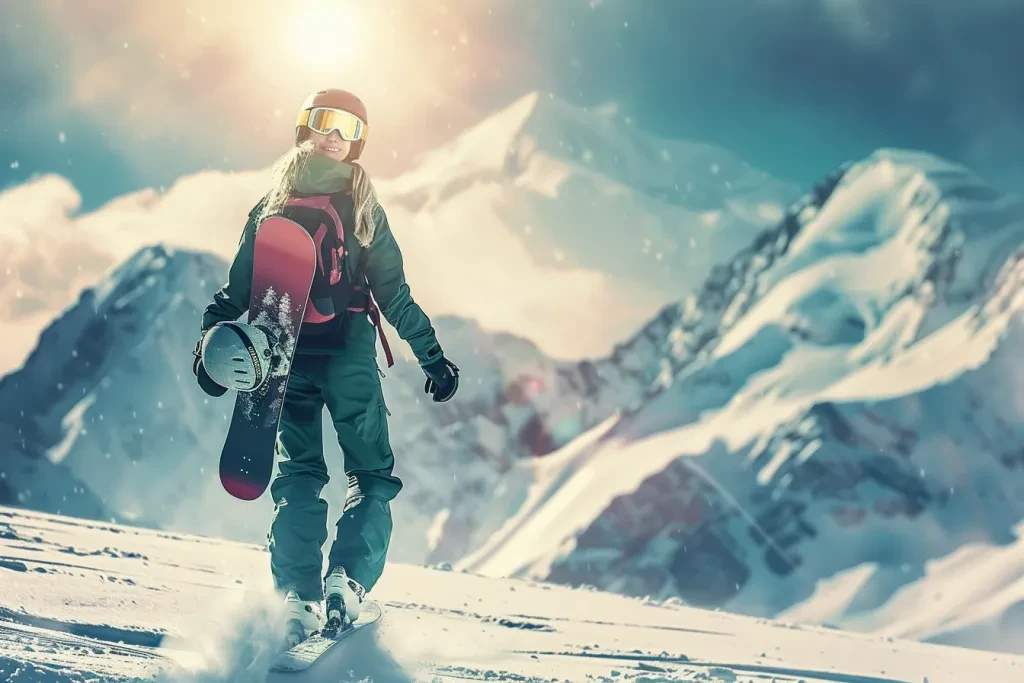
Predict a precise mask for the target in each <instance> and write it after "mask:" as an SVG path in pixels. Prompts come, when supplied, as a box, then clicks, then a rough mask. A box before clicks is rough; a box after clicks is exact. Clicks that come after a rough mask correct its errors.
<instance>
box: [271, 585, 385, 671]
mask: <svg viewBox="0 0 1024 683" xmlns="http://www.w3.org/2000/svg"><path fill="white" fill-rule="evenodd" d="M381 613H382V610H381V607H380V605H379V604H378V603H376V602H374V601H372V600H367V601H365V602H364V603H363V605H362V609H361V611H360V613H359V618H358V619H356V621H355V623H353V624H350V625H348V626H346V627H345V628H342V629H341V630H339V631H338V632H337V634H335V635H334V637H331V638H326V637H324V636H323V635H321V634H320V633H314V634H313V635H311V636H310V637H309V638H307V639H306V640H304V641H302V642H301V643H299V644H298V645H296V646H295V647H292V648H290V649H288V650H285V651H284V652H282V653H281V654H280V655H278V657H277V659H276V660H275V661H274V663H273V664H272V665H271V666H270V670H271V671H273V672H275V673H294V672H297V671H305V670H306V669H308V668H309V667H310V665H312V664H313V663H314V662H316V661H317V660H318V659H319V658H320V657H322V656H323V655H324V654H325V653H326V652H327V651H328V650H330V649H331V648H332V647H334V646H335V645H337V644H338V643H340V642H342V641H343V640H345V639H346V638H348V637H349V636H351V635H352V634H354V633H356V632H357V631H361V630H363V629H364V628H367V627H369V626H373V625H374V624H376V623H377V622H378V621H380V617H381Z"/></svg>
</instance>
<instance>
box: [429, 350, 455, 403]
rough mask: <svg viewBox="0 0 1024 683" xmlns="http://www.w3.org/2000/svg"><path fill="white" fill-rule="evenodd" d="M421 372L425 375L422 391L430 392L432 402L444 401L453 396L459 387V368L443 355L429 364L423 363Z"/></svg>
mask: <svg viewBox="0 0 1024 683" xmlns="http://www.w3.org/2000/svg"><path fill="white" fill-rule="evenodd" d="M423 374H425V375H426V376H427V381H426V383H425V384H424V385H423V393H425V394H431V395H432V396H433V397H434V403H444V402H445V401H447V400H448V399H450V398H451V397H452V396H454V395H455V392H456V390H458V388H459V368H458V366H457V365H455V363H453V362H451V361H450V360H448V359H447V358H445V357H444V356H441V357H440V358H438V359H437V360H435V361H434V362H433V363H430V364H429V365H424V366H423Z"/></svg>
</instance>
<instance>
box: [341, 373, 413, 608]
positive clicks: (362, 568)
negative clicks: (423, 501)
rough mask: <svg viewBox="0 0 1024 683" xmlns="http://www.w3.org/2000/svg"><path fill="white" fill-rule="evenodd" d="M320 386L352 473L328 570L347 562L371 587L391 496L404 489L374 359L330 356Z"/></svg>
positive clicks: (383, 548)
mask: <svg viewBox="0 0 1024 683" xmlns="http://www.w3.org/2000/svg"><path fill="white" fill-rule="evenodd" d="M322 390H323V397H324V401H325V403H326V405H327V410H328V412H330V414H331V419H332V421H333V423H334V427H335V429H336V430H337V432H338V443H339V444H340V445H341V449H342V452H343V453H344V457H345V473H346V474H347V475H348V478H349V486H348V497H347V500H346V503H345V508H344V510H343V511H342V514H341V517H340V518H339V519H338V523H337V536H336V538H335V541H334V544H333V545H332V546H331V551H330V555H329V557H328V560H329V569H333V568H334V567H336V566H339V565H340V566H342V567H344V568H345V570H346V572H347V573H348V574H349V576H351V577H352V578H354V579H355V580H356V581H358V582H359V583H361V584H362V585H363V586H364V587H365V588H366V589H367V590H370V589H371V588H372V587H373V585H374V584H375V583H376V582H377V580H378V579H379V578H380V576H381V573H382V572H383V571H384V563H385V560H386V558H387V551H388V545H389V544H390V542H391V531H392V519H391V503H390V501H391V500H392V499H394V497H395V496H396V495H398V492H399V491H400V490H401V488H402V481H401V480H400V479H399V478H398V477H395V476H394V475H393V474H392V471H393V469H394V464H395V459H394V455H393V454H392V452H391V444H390V441H389V439H388V426H387V416H386V408H385V405H384V395H383V392H382V391H381V385H380V376H379V375H378V371H377V363H376V360H375V359H374V358H372V357H367V358H362V357H359V358H345V357H335V358H332V359H331V360H330V361H329V362H328V367H327V372H326V373H325V375H324V385H323V387H322Z"/></svg>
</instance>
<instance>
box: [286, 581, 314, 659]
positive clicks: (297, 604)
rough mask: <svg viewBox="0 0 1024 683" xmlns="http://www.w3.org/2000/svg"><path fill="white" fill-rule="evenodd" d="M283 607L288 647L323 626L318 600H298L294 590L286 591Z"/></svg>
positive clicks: (296, 643)
mask: <svg viewBox="0 0 1024 683" xmlns="http://www.w3.org/2000/svg"><path fill="white" fill-rule="evenodd" d="M284 607H285V623H286V624H287V625H288V635H287V640H288V647H294V646H295V645H298V644H299V643H300V642H302V641H303V640H305V639H306V638H309V636H311V635H312V634H313V633H314V632H316V631H319V630H320V628H321V627H322V626H323V616H324V615H323V606H322V605H321V604H320V601H319V600H300V599H299V596H298V594H296V593H295V591H288V593H287V594H286V595H285V596H284Z"/></svg>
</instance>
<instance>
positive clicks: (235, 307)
mask: <svg viewBox="0 0 1024 683" xmlns="http://www.w3.org/2000/svg"><path fill="white" fill-rule="evenodd" d="M257 209H258V207H257ZM257 209H253V210H252V212H251V213H250V214H249V220H248V221H247V222H246V224H245V229H244V230H243V231H242V237H241V239H240V240H239V241H238V251H236V252H235V258H234V260H233V261H232V262H231V268H230V270H228V281H227V282H225V283H224V285H223V286H222V287H221V288H220V289H219V290H217V292H216V293H215V294H214V295H213V301H212V302H210V305H208V306H207V307H206V310H205V311H204V312H203V323H202V333H203V334H206V332H207V331H208V330H209V329H210V328H211V327H213V326H214V325H216V324H217V323H219V322H224V321H225V320H237V319H238V318H239V316H241V315H242V314H243V313H245V312H246V311H247V310H248V309H249V292H250V290H251V289H252V261H253V244H254V243H255V241H256V219H255V217H254V216H255V214H256V212H257Z"/></svg>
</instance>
